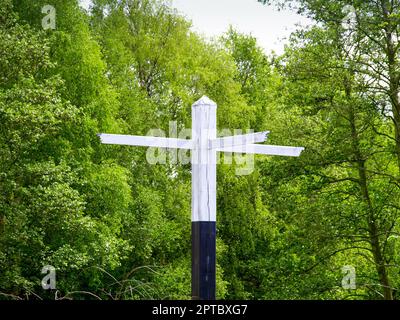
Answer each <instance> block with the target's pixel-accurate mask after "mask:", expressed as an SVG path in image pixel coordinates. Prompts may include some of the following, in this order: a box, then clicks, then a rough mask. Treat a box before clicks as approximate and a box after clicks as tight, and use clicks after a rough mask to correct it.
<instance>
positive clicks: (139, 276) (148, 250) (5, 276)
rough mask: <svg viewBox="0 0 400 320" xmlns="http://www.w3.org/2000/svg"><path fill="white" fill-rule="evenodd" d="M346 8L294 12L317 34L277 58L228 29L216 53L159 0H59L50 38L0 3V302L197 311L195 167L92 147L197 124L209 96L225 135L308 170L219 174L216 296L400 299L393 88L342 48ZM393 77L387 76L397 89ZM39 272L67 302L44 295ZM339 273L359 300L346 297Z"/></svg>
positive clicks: (267, 161) (320, 4)
mask: <svg viewBox="0 0 400 320" xmlns="http://www.w3.org/2000/svg"><path fill="white" fill-rule="evenodd" d="M271 2H272V1H271ZM265 3H266V2H265ZM275 3H276V1H275ZM349 3H350V2H349V1H338V2H335V3H333V2H329V1H322V0H318V1H316V0H315V1H314V0H313V1H300V11H301V12H307V13H309V14H311V15H312V16H313V17H315V18H316V19H317V20H318V21H320V22H322V23H324V28H321V27H314V28H310V29H308V30H300V31H298V32H296V33H293V35H292V37H291V40H290V44H289V45H288V46H287V48H286V52H285V54H284V55H282V56H281V57H277V56H272V58H271V57H268V56H266V55H265V53H264V52H263V50H262V49H261V48H260V47H259V46H258V45H257V42H256V39H255V38H254V37H252V36H249V35H244V34H240V33H239V32H237V31H235V30H234V29H233V28H230V29H229V30H228V31H227V33H226V34H225V35H223V36H222V37H221V39H219V40H216V41H214V42H208V41H206V40H205V39H203V38H202V37H201V36H199V35H198V34H196V33H194V32H192V31H191V30H190V25H191V24H190V22H188V21H187V20H186V19H185V18H184V17H182V16H180V15H179V14H178V13H177V12H175V11H174V10H172V9H171V8H169V7H168V5H165V4H163V3H162V2H161V1H156V0H123V1H116V0H97V1H94V5H93V8H92V10H91V13H90V14H88V13H87V12H85V11H84V10H82V9H81V8H80V7H79V5H78V1H76V0H68V1H65V0H54V1H53V2H52V5H53V6H54V7H55V8H56V10H57V16H56V17H57V18H56V19H57V22H56V23H57V24H56V29H55V30H47V31H44V30H42V27H41V21H42V18H43V16H44V14H43V13H42V12H41V9H42V7H43V6H44V5H45V4H47V2H46V1H44V0H43V1H42V0H40V1H30V0H18V1H12V0H2V1H1V4H2V5H1V6H0V123H1V126H0V296H1V298H4V299H19V298H28V299H35V298H38V297H40V298H45V299H190V295H191V292H190V274H191V273H190V264H191V238H190V211H191V202H190V199H191V175H190V166H188V165H178V164H175V163H173V161H171V158H169V161H168V163H167V164H166V165H156V166H151V165H149V164H148V163H147V162H146V157H145V152H146V150H144V149H140V148H129V147H120V146H105V145H100V143H99V140H98V138H97V136H96V134H97V133H100V132H109V133H129V134H137V135H145V134H146V133H147V132H148V131H149V130H150V129H152V128H160V129H162V130H164V131H165V132H167V133H168V131H169V127H170V123H169V122H170V121H176V122H177V129H178V131H180V130H181V129H183V128H190V127H191V115H190V110H191V109H190V107H191V104H192V103H193V102H194V101H196V100H197V99H198V98H199V97H201V96H202V95H204V94H205V95H208V96H210V98H212V99H213V100H215V101H216V102H217V103H218V121H219V123H218V127H219V128H221V129H222V128H230V129H254V130H257V131H261V130H270V131H271V135H270V137H269V139H270V143H271V144H285V145H293V146H295V145H298V146H305V147H306V151H305V152H304V154H303V155H302V157H301V158H299V159H290V158H280V157H257V158H256V162H255V170H254V172H253V173H252V174H250V175H248V176H238V175H236V172H235V171H236V169H237V168H238V167H239V164H234V165H219V166H218V192H217V196H218V208H217V220H218V224H217V297H218V298H220V299H380V298H386V299H389V298H396V297H397V296H396V294H397V293H396V290H397V288H398V286H399V283H400V282H399V281H400V278H399V263H400V261H399V241H398V234H399V230H398V229H399V227H398V217H399V208H400V203H399V200H398V199H400V197H399V183H398V181H399V177H398V159H397V158H396V157H397V153H398V152H397V151H398V150H397V149H396V148H397V147H396V146H395V143H394V139H393V138H392V137H393V136H394V137H396V126H393V122H392V121H391V118H390V115H391V114H390V113H388V112H387V110H388V108H386V107H385V106H388V95H387V93H385V94H382V93H381V92H380V91H379V90H378V91H374V90H373V89H372V87H373V86H371V85H367V83H366V82H365V78H364V77H363V75H365V74H366V73H365V70H363V69H362V68H360V63H362V62H363V60H362V59H361V58H360V57H359V58H360V59H358V60H357V59H353V60H351V59H349V55H348V54H347V53H346V52H345V51H343V48H344V43H343V33H342V30H341V29H340V28H341V27H340V26H339V24H340V23H339V22H340V21H341V20H340V19H342V18H343V17H342V16H343V13H342V12H341V11H340V10H341V8H342V5H344V4H349ZM280 4H282V3H280ZM354 4H355V5H357V8H359V9H360V10H361V9H362V10H361V11H362V12H363V15H361V18H362V25H363V26H365V27H368V30H370V31H371V34H372V35H373V36H375V37H377V35H379V32H380V31H379V30H382V29H385V28H386V29H387V28H388V27H390V26H392V27H394V25H395V22H396V14H395V12H393V13H392V14H390V15H389V16H388V17H386V18H385V19H386V20H384V21H383V23H382V24H379V25H376V26H375V27H374V25H373V24H372V23H371V21H370V20H368V19H369V18H368V14H367V13H368V12H369V11H368V10H372V9H371V8H370V2H368V1H367V2H363V3H361V2H359V1H358V2H357V3H354ZM374 10H375V9H374ZM392 11H393V10H392ZM371 12H372V11H371ZM328 13H329V14H332V13H334V15H331V16H332V17H334V19H333V20H334V21H330V20H329V19H328V18H329V14H328ZM371 19H372V18H371ZM389 31H390V30H389ZM392 31H393V30H392ZM364 40H365V39H364ZM379 40H382V39H380V38H379ZM355 41H357V42H356V44H357V46H358V49H359V50H364V54H367V53H368V54H370V52H369V51H368V52H367V49H368V48H371V50H374V52H378V53H379V54H378V55H377V56H376V57H375V58H373V59H372V58H371V61H372V62H373V63H377V59H378V58H379V59H383V58H382V57H384V55H385V53H384V52H382V51H379V50H378V47H379V46H377V45H376V43H375V45H373V44H372V43H370V42H368V43H364V42H363V41H361V39H356V40H355ZM368 45H370V46H369V47H368ZM370 56H371V57H372V56H373V55H372V54H370ZM377 57H378V58H377ZM389 66H391V67H390V68H389ZM393 66H395V64H391V65H390V64H383V65H381V66H380V67H381V68H383V71H382V72H381V73H382V74H385V72H386V73H387V74H390V76H391V77H392V80H393V79H395V77H396V72H397V71H396V70H397V69H396V68H394V69H393ZM385 68H386V69H385ZM379 70H381V69H379ZM375 71H376V70H375ZM389 71H391V73H390V72H389ZM382 74H381V75H382ZM369 77H370V78H369V79H374V81H375V83H378V84H379V85H381V82H379V81H378V82H376V81H377V80H376V79H378V78H379V75H378V74H376V73H370V74H369ZM389 97H390V95H389ZM392 102H393V101H392ZM394 102H396V101H394ZM391 106H392V107H393V106H396V104H392V105H391ZM399 150H400V149H399ZM45 265H52V266H54V267H55V268H56V272H57V274H56V277H57V289H56V290H50V291H45V290H43V289H42V288H41V285H40V281H41V279H42V277H43V275H42V274H41V270H42V268H43V266H45ZM346 265H351V266H354V267H355V268H356V272H357V274H356V275H357V289H356V290H351V291H349V290H345V289H343V288H342V279H343V276H344V274H343V273H342V267H343V266H346ZM385 288H386V289H385Z"/></svg>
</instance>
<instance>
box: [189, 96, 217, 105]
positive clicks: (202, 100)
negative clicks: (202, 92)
mask: <svg viewBox="0 0 400 320" xmlns="http://www.w3.org/2000/svg"><path fill="white" fill-rule="evenodd" d="M201 106H213V107H217V104H216V103H215V102H214V101H212V100H211V99H210V98H209V97H207V96H202V97H201V98H200V99H199V100H197V101H196V102H195V103H193V105H192V107H193V108H196V107H201Z"/></svg>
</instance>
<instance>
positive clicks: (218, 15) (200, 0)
mask: <svg viewBox="0 0 400 320" xmlns="http://www.w3.org/2000/svg"><path fill="white" fill-rule="evenodd" d="M80 1H81V2H82V5H83V6H84V7H88V4H89V2H90V0H80ZM170 1H171V2H172V6H173V7H174V8H176V9H178V11H179V12H180V13H181V14H183V15H184V16H186V17H187V18H188V19H189V20H191V21H192V22H193V30H194V31H196V32H199V33H201V34H203V35H205V36H207V37H215V36H220V35H221V34H223V33H224V32H226V31H227V30H228V27H229V25H232V26H233V27H234V28H235V29H236V30H238V31H240V32H243V33H247V34H252V35H253V36H254V37H256V38H257V41H258V44H259V45H260V46H261V47H262V48H264V50H265V52H266V53H270V52H271V51H272V50H274V51H275V52H276V53H277V54H281V53H282V52H283V49H284V43H285V40H284V39H286V38H287V37H288V36H289V35H290V33H291V32H293V31H294V30H295V29H296V24H298V23H300V24H301V25H302V26H306V25H309V24H310V23H311V22H310V20H308V19H306V18H304V17H302V16H300V15H297V14H295V13H294V12H290V11H278V10H277V9H275V8H273V7H271V6H266V5H263V4H261V3H259V2H257V0H170Z"/></svg>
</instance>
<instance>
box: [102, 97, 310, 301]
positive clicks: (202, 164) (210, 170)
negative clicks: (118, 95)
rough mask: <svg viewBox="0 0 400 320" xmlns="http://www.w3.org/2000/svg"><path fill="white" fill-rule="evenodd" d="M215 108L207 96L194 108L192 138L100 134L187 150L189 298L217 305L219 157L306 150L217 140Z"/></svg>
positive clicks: (120, 141)
mask: <svg viewBox="0 0 400 320" xmlns="http://www.w3.org/2000/svg"><path fill="white" fill-rule="evenodd" d="M216 115H217V105H216V103H215V102H213V101H211V100H210V99H209V98H207V97H203V98H201V99H200V100H199V101H197V102H195V103H194V104H193V106H192V139H191V140H186V139H175V138H159V137H144V136H128V135H114V134H99V137H100V139H101V142H102V143H104V144H113V145H128V146H145V147H158V148H168V149H171V148H175V149H188V150H191V152H192V155H191V163H192V299H195V300H215V285H216V278H215V273H216V270H215V269H216V254H215V253H216V252H215V251H216V225H215V223H216V194H217V177H216V165H217V152H234V153H252V154H264V155H275V156H289V157H298V156H300V154H301V152H302V151H303V150H304V148H298V147H282V146H271V145H257V144H255V143H257V142H264V141H265V140H266V138H267V135H268V133H269V132H262V133H250V134H245V135H237V136H233V137H224V138H217V117H216Z"/></svg>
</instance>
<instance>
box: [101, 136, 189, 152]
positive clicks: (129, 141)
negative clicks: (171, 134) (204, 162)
mask: <svg viewBox="0 0 400 320" xmlns="http://www.w3.org/2000/svg"><path fill="white" fill-rule="evenodd" d="M98 136H99V137H100V140H101V143H103V144H116V145H124V146H142V147H157V148H171V149H172V148H174V149H192V148H193V142H192V140H185V139H173V138H162V137H143V136H128V135H120V134H104V133H102V134H99V135H98Z"/></svg>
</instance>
